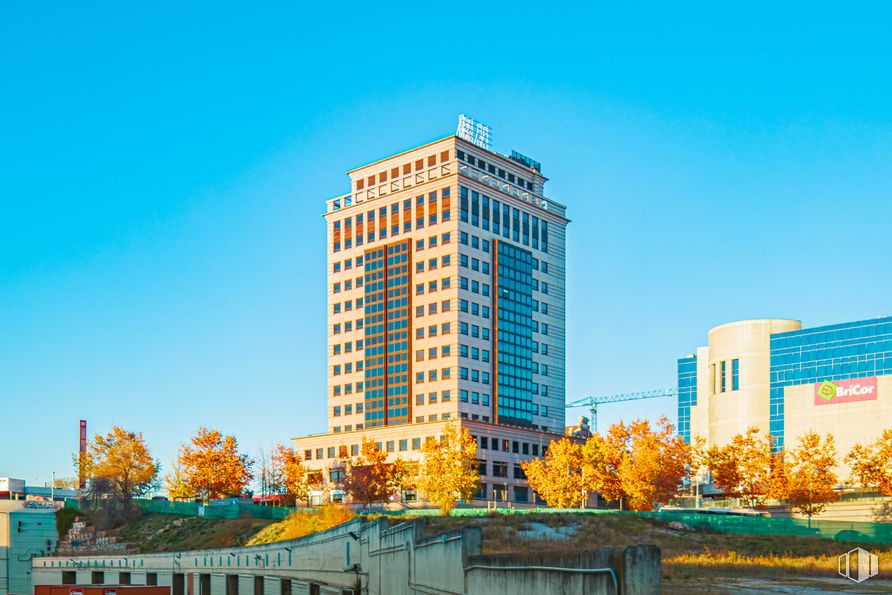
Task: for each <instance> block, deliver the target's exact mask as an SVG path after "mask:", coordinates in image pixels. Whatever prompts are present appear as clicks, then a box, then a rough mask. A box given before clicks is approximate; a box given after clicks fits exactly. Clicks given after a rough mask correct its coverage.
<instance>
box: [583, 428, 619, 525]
mask: <svg viewBox="0 0 892 595" xmlns="http://www.w3.org/2000/svg"><path fill="white" fill-rule="evenodd" d="M628 442H629V433H628V428H627V427H626V426H625V425H624V424H623V423H622V422H620V423H615V424H613V425H612V426H610V427H609V428H608V429H607V433H606V434H604V435H603V436H602V435H601V434H594V435H592V437H591V438H589V439H588V440H586V442H585V445H584V446H583V448H582V459H583V465H582V472H583V475H584V477H585V484H586V489H588V490H589V491H590V492H597V493H598V494H599V495H600V496H601V497H602V498H604V499H605V500H607V502H617V501H618V502H619V503H620V508H622V503H623V500H624V499H625V498H626V495H627V494H626V491H625V489H624V488H623V482H622V479H621V477H620V468H621V466H622V463H623V460H624V459H625V458H626V455H627V451H628Z"/></svg>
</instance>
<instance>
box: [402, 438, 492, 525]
mask: <svg viewBox="0 0 892 595" xmlns="http://www.w3.org/2000/svg"><path fill="white" fill-rule="evenodd" d="M421 448H422V453H423V455H424V459H423V460H422V462H421V464H420V466H419V468H418V478H417V487H418V490H419V491H420V492H421V493H422V495H423V496H424V497H425V498H427V499H428V500H430V501H431V502H433V503H434V504H436V505H437V506H438V507H439V508H440V514H442V515H443V516H446V515H448V514H449V511H450V510H452V509H453V508H454V507H455V504H456V503H457V502H458V501H460V500H464V501H467V500H470V499H471V498H472V497H473V496H474V492H476V491H477V489H478V487H479V485H480V473H479V468H478V467H477V440H476V439H475V438H474V437H473V436H471V433H470V432H468V430H466V429H465V428H462V427H456V426H455V425H453V424H452V422H450V423H448V424H446V427H445V428H444V429H443V436H442V439H440V440H437V439H434V438H428V439H427V440H426V441H425V442H424V444H423V445H422V447H421Z"/></svg>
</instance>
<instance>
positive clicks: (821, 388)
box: [814, 376, 877, 405]
mask: <svg viewBox="0 0 892 595" xmlns="http://www.w3.org/2000/svg"><path fill="white" fill-rule="evenodd" d="M814 386H815V401H814V402H815V405H830V404H838V403H853V402H856V401H876V400H877V378H876V376H868V377H867V378H853V379H852V380H837V381H835V382H834V381H831V380H825V381H824V382H820V383H818V384H815V385H814Z"/></svg>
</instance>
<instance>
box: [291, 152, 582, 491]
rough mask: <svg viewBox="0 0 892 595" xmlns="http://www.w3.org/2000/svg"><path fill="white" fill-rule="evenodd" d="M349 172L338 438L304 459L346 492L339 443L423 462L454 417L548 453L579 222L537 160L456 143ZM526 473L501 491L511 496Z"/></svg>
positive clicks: (339, 209)
mask: <svg viewBox="0 0 892 595" xmlns="http://www.w3.org/2000/svg"><path fill="white" fill-rule="evenodd" d="M348 173H349V176H350V185H351V191H350V193H348V194H346V195H342V196H339V197H337V198H334V199H330V200H328V201H327V203H326V206H327V208H326V213H325V220H326V225H327V228H328V234H327V237H328V245H327V254H328V303H327V308H328V312H327V321H328V346H327V347H328V364H327V365H328V394H327V402H328V416H327V432H326V433H325V434H322V435H318V436H307V437H301V438H295V439H294V444H295V448H296V449H297V451H298V452H299V453H301V454H302V455H304V458H305V459H306V464H307V465H308V466H309V467H310V468H312V469H318V470H322V471H324V472H325V473H324V474H325V477H326V478H327V479H331V480H333V481H336V480H337V477H338V475H337V468H338V466H339V462H334V461H336V460H339V458H340V455H341V454H343V453H342V452H339V450H340V449H341V447H346V448H347V451H348V452H349V451H350V448H351V447H358V445H359V444H360V443H361V441H362V437H363V436H367V437H370V438H372V439H373V440H374V441H376V442H380V443H381V444H382V445H383V448H385V449H387V450H388V451H390V449H388V448H387V447H388V445H389V444H390V443H393V446H394V450H393V451H392V452H393V453H394V456H404V457H406V458H412V457H413V456H416V455H414V454H413V452H415V451H416V450H417V449H413V448H412V444H413V441H417V440H418V439H419V438H421V437H423V436H424V435H425V432H428V434H427V435H433V434H435V433H437V432H439V431H441V430H439V429H437V428H441V427H442V425H443V422H444V421H446V422H448V421H456V422H458V423H461V424H467V425H468V427H469V428H470V427H473V428H474V431H473V433H474V434H475V435H476V436H478V438H479V439H481V440H482V438H484V437H485V438H486V439H487V444H489V441H490V440H492V439H497V440H507V441H508V444H509V445H512V446H511V448H513V444H515V443H516V444H517V445H518V449H520V450H519V451H518V452H513V451H511V452H509V453H505V454H510V455H517V456H518V457H523V456H527V457H529V456H534V455H533V454H532V453H533V445H534V444H535V445H536V450H537V451H538V452H541V450H539V449H540V448H541V446H543V445H544V444H547V442H548V441H550V440H551V439H553V437H554V436H560V434H561V433H562V432H563V428H564V402H565V396H566V395H565V363H564V362H565V228H566V224H567V222H568V221H567V219H566V218H565V209H564V207H563V206H562V205H560V204H559V203H556V202H554V201H551V200H550V199H547V198H546V197H545V196H544V184H545V182H546V178H545V177H543V176H542V174H541V172H540V171H539V169H538V164H536V165H535V166H533V165H531V162H529V161H526V162H525V161H523V160H519V159H515V158H509V157H506V156H504V155H501V154H498V153H495V152H492V151H489V150H486V149H483V148H481V147H478V146H476V145H474V144H472V143H470V142H467V141H465V140H463V139H461V138H458V137H456V136H448V137H445V138H442V139H440V140H437V141H434V142H431V143H428V144H425V145H422V146H420V147H416V148H414V149H411V150H408V151H405V152H402V153H399V154H397V155H394V156H392V157H388V158H386V159H382V160H378V161H375V162H373V163H370V164H367V165H364V166H362V167H359V168H356V169H353V170H351V171H350V172H348ZM500 282H501V285H500ZM500 437H501V438H500ZM401 444H403V445H404V446H406V448H405V449H401V448H400V445H401ZM480 444H481V445H482V442H480ZM523 445H527V446H526V447H524V446H523ZM525 448H526V452H525V451H524V449H525ZM320 449H321V450H320ZM331 449H334V450H331ZM492 452H493V451H492V449H489V448H485V449H484V448H481V449H480V450H479V453H480V457H481V460H482V461H486V464H487V465H488V466H490V467H491V466H493V465H495V464H499V467H498V471H499V472H501V471H502V467H501V464H502V463H505V464H508V463H509V461H507V460H502V459H496V458H493V457H491V456H489V455H490V454H492ZM494 452H499V451H494ZM320 454H321V455H323V456H321V457H319V456H318V455H320ZM329 454H334V455H335V456H328V455H329ZM502 458H504V457H502ZM513 465H514V459H512V460H511V461H510V465H509V472H508V474H509V475H510V477H508V478H504V477H500V476H489V479H491V480H492V481H490V482H489V484H488V485H489V486H492V485H495V483H496V482H495V479H496V478H498V479H504V480H506V481H504V482H502V483H504V484H506V485H507V486H509V487H508V490H507V491H508V492H509V493H510V495H511V497H512V498H513V497H514V490H513V488H511V487H510V486H513V485H515V482H514V480H515V478H514V477H513V476H514V469H513ZM332 472H334V474H333V475H332ZM484 477H487V476H484ZM517 479H518V481H519V482H520V483H517V484H516V485H518V486H519V485H521V484H522V483H523V482H522V479H520V478H517ZM484 481H486V480H484ZM503 490H504V487H503ZM522 492H523V490H520V492H519V495H520V496H521V497H523V493H522ZM481 495H482V496H485V497H486V498H488V499H492V498H494V497H496V496H497V495H498V494H495V492H494V491H493V489H492V488H491V489H489V491H488V492H487V493H485V494H481ZM503 495H504V494H503Z"/></svg>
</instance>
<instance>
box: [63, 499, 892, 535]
mask: <svg viewBox="0 0 892 595" xmlns="http://www.w3.org/2000/svg"><path fill="white" fill-rule="evenodd" d="M135 502H136V504H137V505H138V506H139V508H140V509H141V510H143V511H144V512H150V513H157V514H173V515H181V516H204V518H207V519H236V518H241V517H252V518H258V519H270V520H284V519H286V518H288V516H289V515H291V514H292V513H294V512H295V511H297V512H302V511H304V510H305V509H300V508H298V509H294V508H288V507H271V506H260V505H257V504H238V503H228V504H223V505H219V506H204V507H202V506H201V505H199V504H195V503H193V502H170V501H168V500H136V501H135ZM65 507H66V508H78V502H77V500H66V501H65ZM202 508H203V509H204V511H203V513H202V512H201V509H202ZM357 512H358V513H360V514H362V512H363V511H357ZM366 512H368V513H370V514H381V515H386V516H395V517H400V516H406V517H411V516H437V515H439V514H440V511H439V510H438V509H436V508H419V509H406V510H368V511H366ZM492 513H496V514H512V515H513V514H519V515H527V514H596V515H601V514H637V515H640V516H644V517H647V518H653V519H657V520H660V521H663V522H671V521H678V522H681V523H684V524H686V525H688V526H690V527H694V528H695V529H705V530H708V531H717V532H722V533H736V534H741V535H799V536H811V537H821V538H824V539H835V540H837V541H851V542H860V543H879V544H892V523H866V522H850V521H828V520H821V519H820V518H813V519H812V521H811V525H810V526H809V522H808V521H807V520H804V519H793V518H782V517H758V516H753V517H750V516H741V515H720V514H702V513H695V512H688V511H684V512H682V511H674V510H663V511H660V512H627V511H618V510H608V509H591V508H588V509H579V508H497V509H495V510H489V509H486V508H474V507H460V508H454V509H452V511H451V512H450V516H455V517H481V516H486V515H489V514H492Z"/></svg>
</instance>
